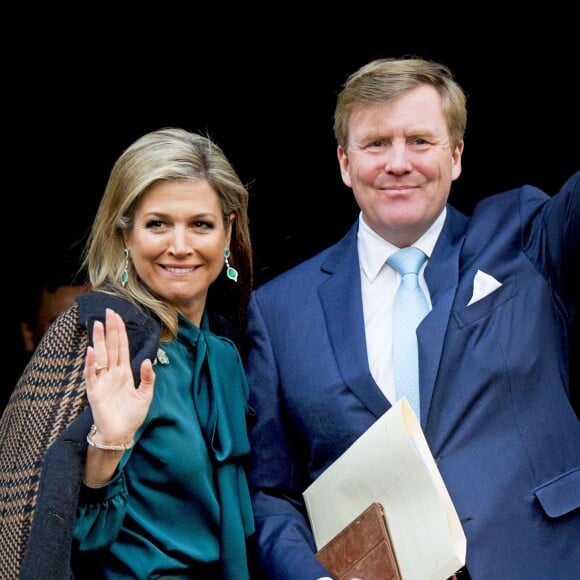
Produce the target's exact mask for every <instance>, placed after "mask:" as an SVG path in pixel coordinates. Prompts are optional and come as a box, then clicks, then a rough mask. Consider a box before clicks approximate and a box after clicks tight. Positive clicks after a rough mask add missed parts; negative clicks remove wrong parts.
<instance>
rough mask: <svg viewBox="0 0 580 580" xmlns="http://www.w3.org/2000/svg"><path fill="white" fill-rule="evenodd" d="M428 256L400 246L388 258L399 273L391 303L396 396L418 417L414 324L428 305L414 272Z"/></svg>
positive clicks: (417, 359) (417, 375)
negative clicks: (403, 400) (398, 280)
mask: <svg viewBox="0 0 580 580" xmlns="http://www.w3.org/2000/svg"><path fill="white" fill-rule="evenodd" d="M426 258H427V256H426V255H425V254H424V253H423V252H422V251H421V250H419V248H413V247H411V248H403V249H401V250H398V251H397V252H395V253H394V254H393V255H392V256H391V257H390V258H389V259H388V260H387V263H388V264H390V265H391V266H392V267H393V268H394V269H395V270H397V272H399V274H400V275H401V283H400V284H399V289H398V290H397V294H396V295H395V302H394V304H393V359H394V360H393V362H394V365H395V366H394V368H395V385H396V387H397V398H398V399H400V398H401V397H406V398H407V401H408V402H409V405H411V408H412V409H413V411H414V412H415V415H417V418H418V419H420V417H421V411H420V409H421V407H420V404H419V357H418V349H417V333H416V330H417V326H419V323H420V322H421V320H423V318H424V317H425V315H426V314H427V312H429V305H428V304H427V299H426V298H425V294H423V291H422V290H421V288H420V286H419V279H418V276H417V273H418V272H419V270H420V269H421V266H422V265H423V262H424V261H425V260H426Z"/></svg>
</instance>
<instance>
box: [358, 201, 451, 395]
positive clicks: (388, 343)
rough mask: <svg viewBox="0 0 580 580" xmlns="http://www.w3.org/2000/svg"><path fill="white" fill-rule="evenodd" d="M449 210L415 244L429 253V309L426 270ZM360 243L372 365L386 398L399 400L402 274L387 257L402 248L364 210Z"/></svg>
mask: <svg viewBox="0 0 580 580" xmlns="http://www.w3.org/2000/svg"><path fill="white" fill-rule="evenodd" d="M446 213H447V210H446V209H443V211H442V212H441V215H439V217H438V218H437V219H436V220H435V222H434V223H433V225H432V226H431V227H430V228H429V229H428V230H427V231H426V232H425V233H424V234H423V235H422V236H421V237H420V238H419V239H418V240H417V241H416V242H415V243H414V244H413V246H415V247H417V248H419V249H420V250H422V251H423V252H424V253H425V254H426V256H427V260H425V263H424V265H423V267H422V268H421V270H420V272H419V285H420V286H421V288H422V290H423V292H424V293H425V296H426V297H427V303H428V304H429V308H431V298H430V296H429V289H428V288H427V284H426V282H425V278H424V276H423V272H424V270H425V267H426V266H427V262H428V261H429V258H430V257H431V253H432V252H433V247H434V246H435V242H436V241H437V238H438V237H439V234H440V233H441V229H442V228H443V223H444V221H445V215H446ZM357 243H358V258H359V263H360V269H361V286H362V287H361V291H362V302H363V314H364V322H365V334H366V343H367V353H368V359H369V367H370V371H371V375H372V376H373V378H374V379H375V382H376V383H377V385H378V386H379V387H380V389H381V391H382V392H383V393H384V395H385V397H387V399H388V400H389V401H390V402H391V403H395V402H396V400H397V395H396V391H395V374H394V370H393V337H392V324H393V302H394V299H395V293H396V292H397V288H398V287H399V282H400V278H401V277H400V275H399V274H398V272H397V271H396V270H395V269H394V268H392V267H391V266H390V265H389V264H387V259H388V258H389V256H390V255H391V254H393V253H394V252H396V251H397V250H399V249H400V248H397V246H394V245H393V244H391V243H390V242H387V241H386V240H384V239H383V238H381V236H379V235H378V234H377V233H376V232H375V231H374V230H372V229H371V228H370V227H369V226H368V225H367V224H366V222H365V221H364V219H363V216H362V212H361V213H360V215H359V228H358V239H357Z"/></svg>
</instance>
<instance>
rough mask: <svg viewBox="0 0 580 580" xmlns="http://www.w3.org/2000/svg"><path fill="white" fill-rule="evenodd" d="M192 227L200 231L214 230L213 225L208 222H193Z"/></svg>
mask: <svg viewBox="0 0 580 580" xmlns="http://www.w3.org/2000/svg"><path fill="white" fill-rule="evenodd" d="M193 225H194V227H196V228H199V229H202V230H212V229H213V228H214V225H213V223H212V222H208V221H204V220H202V221H197V222H194V224H193Z"/></svg>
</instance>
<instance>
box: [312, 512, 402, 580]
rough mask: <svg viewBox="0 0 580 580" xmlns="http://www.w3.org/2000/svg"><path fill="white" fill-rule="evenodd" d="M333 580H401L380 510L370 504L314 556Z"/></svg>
mask: <svg viewBox="0 0 580 580" xmlns="http://www.w3.org/2000/svg"><path fill="white" fill-rule="evenodd" d="M316 557H317V558H318V561H319V562H320V563H321V564H322V565H323V566H324V567H325V568H326V569H327V570H328V571H329V572H330V573H331V574H332V575H333V576H334V577H335V578H336V580H350V579H351V578H360V579H361V580H401V576H400V574H399V568H398V566H397V560H396V558H395V553H394V551H393V547H392V545H391V540H390V538H389V532H388V530H387V526H386V523H385V518H384V514H383V507H382V505H381V504H380V503H377V502H375V503H372V504H371V505H370V506H369V507H368V508H367V509H366V510H365V511H364V512H363V513H362V514H360V515H359V516H358V517H357V518H355V519H354V520H353V521H352V522H351V523H350V524H348V525H347V526H346V527H345V528H344V529H343V530H342V531H340V532H339V533H338V534H337V535H336V536H334V538H332V539H331V540H330V541H329V542H328V543H327V544H325V545H324V546H322V548H320V550H318V552H317V553H316Z"/></svg>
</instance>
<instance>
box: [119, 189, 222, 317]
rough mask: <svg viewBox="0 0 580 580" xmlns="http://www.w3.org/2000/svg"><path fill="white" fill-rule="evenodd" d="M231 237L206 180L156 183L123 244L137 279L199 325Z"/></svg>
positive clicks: (142, 204)
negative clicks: (210, 286)
mask: <svg viewBox="0 0 580 580" xmlns="http://www.w3.org/2000/svg"><path fill="white" fill-rule="evenodd" d="M232 219H233V217H232ZM230 235H231V227H230V224H227V227H226V224H225V223H224V219H223V215H222V209H221V206H220V201H219V197H218V194H217V193H216V192H215V190H214V189H213V188H212V187H211V186H210V185H209V183H207V182H206V181H202V180H199V181H197V180H183V181H159V182H158V183H155V184H154V185H153V186H152V187H151V189H149V190H148V191H147V193H145V194H144V195H143V197H142V199H141V201H140V203H139V204H138V207H137V211H136V215H135V221H134V226H133V228H132V229H131V230H130V231H129V232H127V234H126V235H125V244H126V247H127V249H128V250H129V259H130V260H131V261H132V263H133V265H134V267H135V270H136V272H137V274H138V276H139V278H141V280H142V281H143V282H144V283H145V284H146V285H147V286H148V287H149V288H150V289H151V290H153V291H154V292H155V293H157V294H158V295H159V296H161V297H162V298H164V299H165V300H166V301H167V302H168V303H169V304H171V305H173V306H174V307H175V309H176V310H178V311H179V312H181V314H183V315H184V316H185V317H186V318H188V319H189V320H191V321H192V322H193V323H194V324H196V325H198V326H199V324H200V322H201V316H202V314H203V310H204V308H205V302H206V298H207V292H208V288H209V285H210V284H211V283H212V282H213V281H214V280H216V278H217V277H218V276H219V274H220V272H221V270H222V268H223V267H224V250H225V249H226V248H228V247H229V244H230ZM130 283H131V281H130V280H129V284H130Z"/></svg>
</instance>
